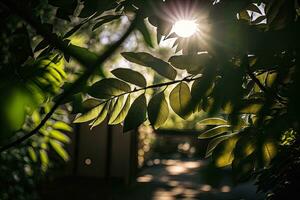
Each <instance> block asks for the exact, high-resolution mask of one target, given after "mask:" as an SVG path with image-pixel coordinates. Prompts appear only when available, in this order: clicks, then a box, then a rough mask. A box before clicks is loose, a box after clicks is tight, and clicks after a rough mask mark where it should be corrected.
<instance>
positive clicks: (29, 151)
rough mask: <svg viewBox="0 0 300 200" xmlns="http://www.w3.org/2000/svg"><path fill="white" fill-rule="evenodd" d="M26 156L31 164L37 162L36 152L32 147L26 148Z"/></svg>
mask: <svg viewBox="0 0 300 200" xmlns="http://www.w3.org/2000/svg"><path fill="white" fill-rule="evenodd" d="M28 154H29V156H30V158H31V160H32V161H33V162H37V156H36V152H35V151H34V149H33V148H32V147H28Z"/></svg>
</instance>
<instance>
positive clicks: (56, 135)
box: [50, 129, 70, 143]
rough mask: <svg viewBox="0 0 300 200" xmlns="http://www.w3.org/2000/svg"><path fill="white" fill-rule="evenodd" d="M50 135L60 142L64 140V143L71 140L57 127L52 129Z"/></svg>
mask: <svg viewBox="0 0 300 200" xmlns="http://www.w3.org/2000/svg"><path fill="white" fill-rule="evenodd" d="M50 136H51V137H52V138H54V139H56V140H58V141H60V142H64V143H69V142H70V138H69V137H68V136H67V135H65V134H63V133H62V132H60V131H58V130H55V129H54V130H51V131H50Z"/></svg>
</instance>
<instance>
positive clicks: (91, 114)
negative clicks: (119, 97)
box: [73, 104, 104, 123]
mask: <svg viewBox="0 0 300 200" xmlns="http://www.w3.org/2000/svg"><path fill="white" fill-rule="evenodd" d="M103 107H104V104H100V105H98V106H96V107H95V108H93V109H91V110H90V111H88V112H86V113H84V114H78V115H77V116H76V118H75V120H74V121H73V123H83V122H88V121H91V120H92V119H95V118H96V117H97V116H98V114H99V113H100V112H101V110H102V109H103Z"/></svg>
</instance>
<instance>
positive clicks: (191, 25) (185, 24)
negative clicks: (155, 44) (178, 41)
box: [173, 20, 198, 38]
mask: <svg viewBox="0 0 300 200" xmlns="http://www.w3.org/2000/svg"><path fill="white" fill-rule="evenodd" d="M173 31H174V32H175V33H176V34H177V35H178V36H180V37H185V38H186V37H190V36H192V35H193V34H194V33H196V32H197V31H198V25H197V24H196V22H195V21H194V20H179V21H177V22H175V24H174V25H173Z"/></svg>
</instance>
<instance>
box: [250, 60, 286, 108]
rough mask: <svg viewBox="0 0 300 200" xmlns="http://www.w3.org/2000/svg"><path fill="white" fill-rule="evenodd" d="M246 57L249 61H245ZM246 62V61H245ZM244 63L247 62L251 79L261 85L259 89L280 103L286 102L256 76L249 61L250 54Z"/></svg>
mask: <svg viewBox="0 0 300 200" xmlns="http://www.w3.org/2000/svg"><path fill="white" fill-rule="evenodd" d="M245 59H247V61H245ZM245 62H246V63H245ZM244 64H245V70H246V73H247V75H248V76H249V77H250V78H251V80H252V81H253V82H254V83H255V84H256V85H257V86H258V87H259V89H260V90H261V91H263V92H264V93H265V94H266V95H267V96H269V97H270V98H273V99H275V100H277V101H278V102H279V103H281V104H286V102H285V100H284V99H282V98H281V97H280V96H278V95H277V94H274V93H273V92H272V91H270V90H268V89H267V88H266V87H265V86H264V85H263V84H262V83H261V82H260V81H259V80H258V78H257V77H256V76H255V74H254V73H253V72H252V71H251V69H250V66H249V62H248V56H247V55H246V56H245V58H244Z"/></svg>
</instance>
